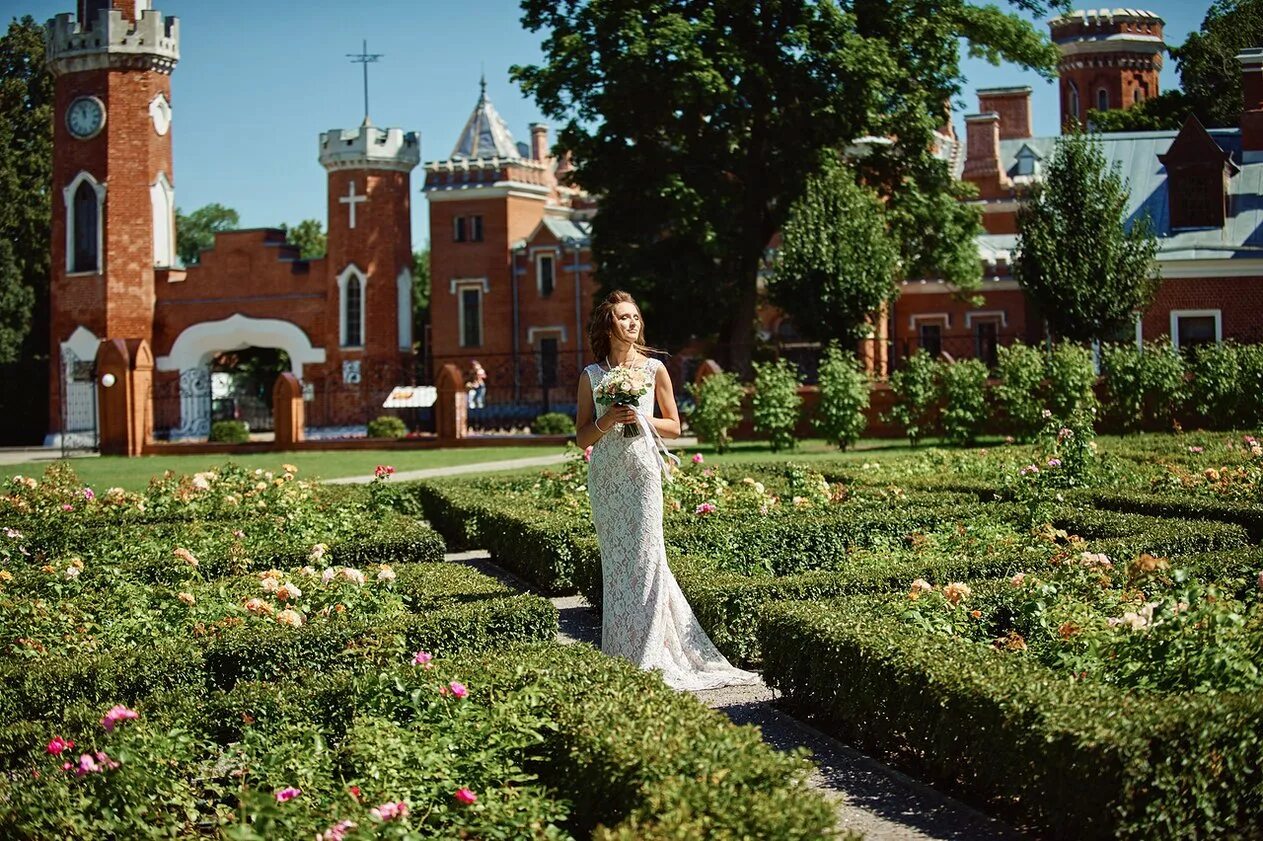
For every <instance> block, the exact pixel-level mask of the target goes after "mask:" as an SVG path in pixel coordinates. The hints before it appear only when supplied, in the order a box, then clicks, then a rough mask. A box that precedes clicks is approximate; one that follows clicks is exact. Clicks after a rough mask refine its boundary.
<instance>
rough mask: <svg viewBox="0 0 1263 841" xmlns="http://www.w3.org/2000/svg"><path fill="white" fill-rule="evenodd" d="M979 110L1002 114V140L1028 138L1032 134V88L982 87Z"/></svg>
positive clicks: (979, 94) (983, 112)
mask: <svg viewBox="0 0 1263 841" xmlns="http://www.w3.org/2000/svg"><path fill="white" fill-rule="evenodd" d="M978 111H979V113H982V114H986V113H987V112H989V111H990V112H994V113H996V114H999V115H1000V139H1001V140H1026V139H1027V138H1029V137H1030V136H1031V124H1032V120H1031V89H1030V87H1029V86H1025V85H1024V86H1022V87H1016V88H982V89H980V90H979V91H978Z"/></svg>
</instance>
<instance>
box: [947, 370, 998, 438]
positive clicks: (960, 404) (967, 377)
mask: <svg viewBox="0 0 1263 841" xmlns="http://www.w3.org/2000/svg"><path fill="white" fill-rule="evenodd" d="M939 386H940V388H941V390H942V391H941V393H942V396H943V404H944V405H943V435H944V437H946V438H947V440H948V442H949V443H952V444H969V443H972V442H973V440H974V439H975V438H977V437H978V433H979V432H981V431H982V425H983V424H984V423H986V421H987V366H986V364H984V363H983V362H982V360H979V359H961V360H958V361H956V362H948V363H943V364H942V365H941V366H940V371H939Z"/></svg>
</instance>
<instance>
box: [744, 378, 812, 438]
mask: <svg viewBox="0 0 1263 841" xmlns="http://www.w3.org/2000/svg"><path fill="white" fill-rule="evenodd" d="M802 381H803V378H802V374H800V373H799V371H798V366H797V365H795V364H794V363H793V362H790V361H789V360H788V359H778V360H776V361H775V362H764V363H762V364H760V363H758V362H756V363H754V398H753V400H751V410H752V411H751V418H752V420H753V421H754V429H755V431H756V432H762V433H765V434H766V435H767V437H768V440H769V441H770V442H771V444H772V449H773V450H777V451H779V450H781V449H791V450H792V449H793V448H794V445H795V443H796V441H795V438H794V429H795V427H797V426H798V419H799V417H800V415H801V413H802V412H801V410H802V404H803V398H802V395H800V394H799V393H798V387H799V386H800V385H802Z"/></svg>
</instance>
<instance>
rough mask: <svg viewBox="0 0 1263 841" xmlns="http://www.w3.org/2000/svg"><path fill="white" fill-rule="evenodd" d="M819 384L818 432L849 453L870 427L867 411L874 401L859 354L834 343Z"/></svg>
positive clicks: (823, 363)
mask: <svg viewBox="0 0 1263 841" xmlns="http://www.w3.org/2000/svg"><path fill="white" fill-rule="evenodd" d="M818 382H819V385H820V402H819V403H818V404H816V420H815V426H816V431H818V432H819V433H820V434H821V435H822V436H824V439H825V440H826V441H828V442H829V443H830V444H833V445H834V446H836V447H838V448H839V449H842V450H845V449H846V448H847V447H849V446H851V445H852V444H854V443H855V442H856V441H858V440H860V436H861V435H862V434H864V429H865V427H867V426H868V416H867V415H866V414H865V410H866V409H868V405H869V401H870V400H871V398H872V381H871V379H870V378H869V376H868V372H867V371H865V370H864V369H863V368H862V367H861V366H860V364H859V360H858V359H856V358H855V354H853V353H850V352H847V351H843V350H842V349H841V348H839V347H838V345H837V343H836V342H830V343H829V346H828V347H827V348H825V351H824V356H823V357H822V358H821V360H820V370H819V376H818Z"/></svg>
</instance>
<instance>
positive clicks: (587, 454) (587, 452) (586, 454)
mask: <svg viewBox="0 0 1263 841" xmlns="http://www.w3.org/2000/svg"><path fill="white" fill-rule="evenodd" d="M583 460H584V461H587V462H590V461H592V445H591V444H589V445H588V446H586V447H584V448H583Z"/></svg>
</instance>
